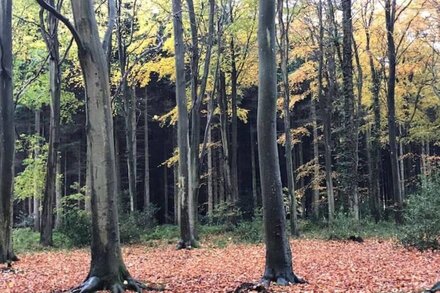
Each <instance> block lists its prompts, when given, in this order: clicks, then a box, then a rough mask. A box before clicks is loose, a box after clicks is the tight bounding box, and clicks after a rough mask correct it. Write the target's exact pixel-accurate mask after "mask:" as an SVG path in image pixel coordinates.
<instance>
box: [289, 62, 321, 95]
mask: <svg viewBox="0 0 440 293" xmlns="http://www.w3.org/2000/svg"><path fill="white" fill-rule="evenodd" d="M317 76H318V73H317V64H316V62H314V61H311V60H309V61H306V62H304V63H303V64H302V65H301V66H300V68H298V69H297V70H295V71H294V72H293V73H291V74H290V75H289V84H290V87H291V89H292V90H293V91H299V90H300V89H301V88H300V87H301V86H302V84H303V83H304V82H305V81H308V80H314V79H316V78H317Z"/></svg>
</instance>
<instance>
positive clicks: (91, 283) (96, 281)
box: [68, 277, 165, 293]
mask: <svg viewBox="0 0 440 293" xmlns="http://www.w3.org/2000/svg"><path fill="white" fill-rule="evenodd" d="M101 290H109V291H110V292H111V293H124V292H125V291H126V290H128V291H133V292H137V293H142V291H143V290H149V291H163V290H165V286H163V285H155V284H148V285H146V284H144V283H141V282H139V281H137V280H135V279H132V278H128V279H127V280H124V281H123V282H122V283H121V282H120V281H119V280H118V281H114V282H109V281H108V280H107V281H103V280H101V279H100V278H98V277H90V278H88V279H87V280H86V281H85V282H84V283H83V284H81V285H80V286H78V287H76V288H74V289H71V290H70V291H68V292H69V293H93V292H97V291H101Z"/></svg>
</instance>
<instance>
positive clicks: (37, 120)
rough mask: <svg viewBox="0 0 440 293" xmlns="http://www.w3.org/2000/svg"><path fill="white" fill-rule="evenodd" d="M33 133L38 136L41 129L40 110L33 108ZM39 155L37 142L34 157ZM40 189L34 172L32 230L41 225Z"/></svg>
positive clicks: (37, 229) (38, 229)
mask: <svg viewBox="0 0 440 293" xmlns="http://www.w3.org/2000/svg"><path fill="white" fill-rule="evenodd" d="M34 114H35V135H37V136H40V131H41V111H40V110H35V113H34ZM39 156H40V145H39V143H38V144H37V145H36V146H35V150H34V159H37V158H38V157H39ZM40 197H41V194H40V191H39V190H38V185H37V174H35V173H34V230H35V231H36V232H39V231H40V227H41V220H40V219H41V217H40Z"/></svg>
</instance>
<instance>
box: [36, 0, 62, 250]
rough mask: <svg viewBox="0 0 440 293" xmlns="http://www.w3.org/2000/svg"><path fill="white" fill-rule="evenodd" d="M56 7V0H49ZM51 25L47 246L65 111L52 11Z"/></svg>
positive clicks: (47, 36)
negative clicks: (61, 128)
mask: <svg viewBox="0 0 440 293" xmlns="http://www.w3.org/2000/svg"><path fill="white" fill-rule="evenodd" d="M48 3H49V4H50V5H51V6H53V7H56V6H58V3H55V0H50V1H49V2H48ZM48 24H49V25H48V29H49V31H48V32H47V33H46V32H43V35H44V36H45V38H44V39H45V41H46V47H47V49H48V51H49V56H50V58H49V84H50V96H51V99H50V125H49V151H48V156H47V165H46V181H45V187H44V194H43V211H42V215H41V233H40V243H41V244H42V245H43V246H52V245H53V239H52V234H53V227H54V203H55V198H56V177H57V156H58V148H59V143H60V111H61V67H60V43H59V40H58V19H57V18H56V17H55V16H54V15H53V14H51V13H49V15H48Z"/></svg>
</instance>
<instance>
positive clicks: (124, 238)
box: [119, 206, 158, 243]
mask: <svg viewBox="0 0 440 293" xmlns="http://www.w3.org/2000/svg"><path fill="white" fill-rule="evenodd" d="M157 211H158V209H157V208H156V207H154V206H151V207H149V208H148V209H147V210H145V211H142V212H140V211H134V212H132V213H130V214H124V215H122V216H121V217H120V219H119V233H120V239H121V243H136V242H139V241H140V240H141V236H142V235H143V234H144V233H145V232H146V231H147V230H149V229H152V228H153V227H155V226H157V221H156V219H155V218H154V215H155V214H156V212H157Z"/></svg>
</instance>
